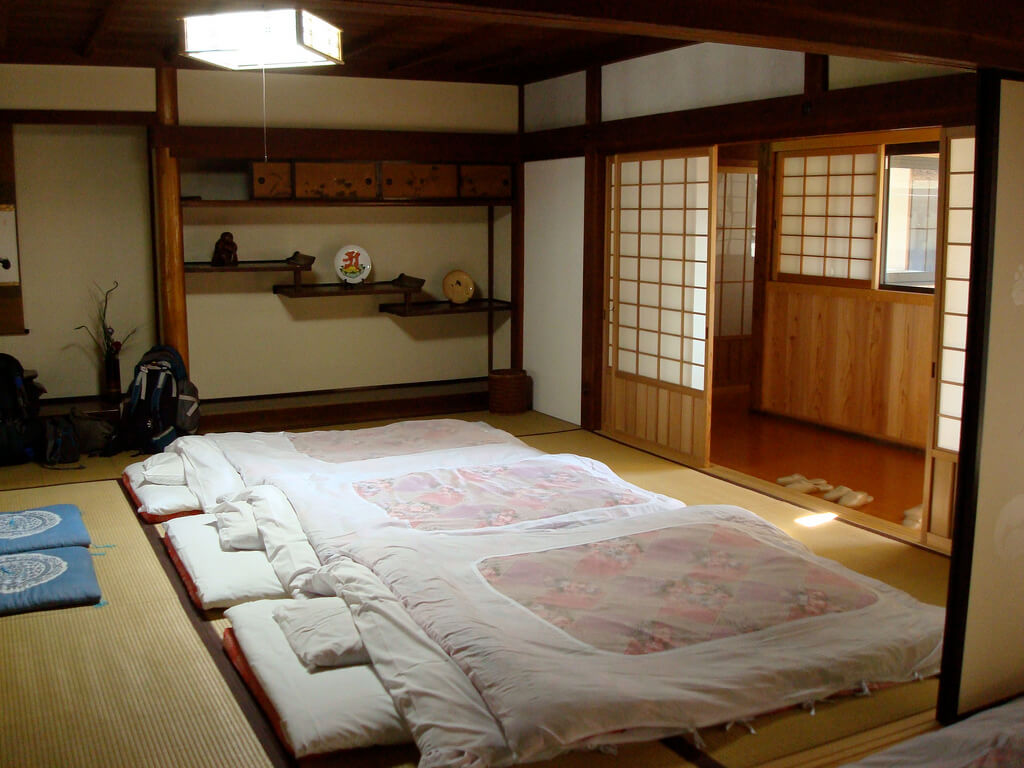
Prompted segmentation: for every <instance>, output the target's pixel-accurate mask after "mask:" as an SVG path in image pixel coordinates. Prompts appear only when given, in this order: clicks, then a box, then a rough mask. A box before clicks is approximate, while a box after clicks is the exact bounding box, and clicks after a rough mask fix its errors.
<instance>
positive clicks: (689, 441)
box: [601, 147, 717, 466]
mask: <svg viewBox="0 0 1024 768" xmlns="http://www.w3.org/2000/svg"><path fill="white" fill-rule="evenodd" d="M716 165H717V157H716V151H715V148H714V147H711V148H706V147H705V148H698V149H687V150H672V151H663V152H645V153H642V154H629V155H616V156H614V157H612V158H611V159H610V162H609V173H608V179H609V194H608V206H609V207H608V217H607V220H608V222H609V227H608V278H609V280H608V291H609V292H608V310H609V311H608V316H607V317H608V345H607V353H606V354H607V360H606V366H605V381H604V389H603V392H604V395H603V403H602V420H601V421H602V430H601V431H602V432H604V433H605V434H608V435H609V436H611V437H614V438H616V439H619V440H622V441H623V442H627V443H630V444H632V445H636V446H638V447H641V448H645V449H647V450H650V451H653V452H656V453H659V454H661V455H664V456H668V457H670V458H673V459H677V460H679V461H683V462H685V463H687V464H693V465H696V466H704V465H706V464H707V463H708V452H709V444H710V428H711V391H710V387H711V370H712V368H711V353H712V349H711V343H710V341H709V336H710V334H709V330H708V329H709V328H712V327H714V317H713V308H714V298H713V296H712V291H713V288H714V280H713V275H714V262H713V260H714V257H715V247H714V244H715V203H716V198H717V194H716V191H715V178H716V175H717V174H716Z"/></svg>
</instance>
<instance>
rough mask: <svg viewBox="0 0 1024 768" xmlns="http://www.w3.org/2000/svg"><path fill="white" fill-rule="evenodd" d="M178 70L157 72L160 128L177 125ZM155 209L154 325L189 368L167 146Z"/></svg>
mask: <svg viewBox="0 0 1024 768" xmlns="http://www.w3.org/2000/svg"><path fill="white" fill-rule="evenodd" d="M177 77H178V71H177V70H176V69H175V68H174V67H160V68H158V69H157V71H156V113H157V122H158V123H159V124H160V125H177V124H178V79H177ZM153 162H154V173H155V182H154V183H155V190H154V194H153V199H154V205H155V207H156V289H157V323H158V329H159V339H160V343H162V344H170V345H171V346H172V347H174V348H175V349H177V350H178V351H179V352H180V353H181V357H182V359H184V361H185V365H186V366H188V315H187V311H186V306H185V249H184V243H183V241H182V232H181V178H180V176H179V175H178V158H176V157H173V156H172V155H171V152H170V150H169V149H168V148H167V147H156V148H155V150H154V158H153Z"/></svg>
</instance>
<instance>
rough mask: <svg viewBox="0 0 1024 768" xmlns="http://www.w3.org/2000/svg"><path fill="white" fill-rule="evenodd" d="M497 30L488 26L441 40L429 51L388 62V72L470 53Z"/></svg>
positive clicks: (494, 26)
mask: <svg viewBox="0 0 1024 768" xmlns="http://www.w3.org/2000/svg"><path fill="white" fill-rule="evenodd" d="M496 29H497V26H496V25H493V24H488V25H484V26H482V27H473V28H472V29H470V30H468V31H466V32H461V33H459V34H457V35H452V36H450V37H447V38H445V39H444V40H440V41H438V42H437V44H436V45H433V46H431V47H430V48H429V49H428V50H426V51H422V52H419V51H418V52H416V53H413V54H410V55H407V56H403V57H401V58H397V59H393V60H391V61H389V62H388V71H389V72H391V73H394V74H397V73H399V72H402V71H403V70H407V69H415V68H416V67H420V66H423V65H424V64H431V63H433V62H435V61H440V60H441V59H444V58H446V57H449V56H456V57H457V56H458V54H459V52H460V51H468V50H472V49H474V48H479V47H480V46H481V45H482V44H483V40H482V39H481V38H482V37H484V36H486V35H489V34H492V33H493V32H495V31H496ZM493 55H494V54H493V53H492V54H491V56H492V57H493Z"/></svg>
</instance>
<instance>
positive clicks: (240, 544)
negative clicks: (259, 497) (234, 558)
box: [210, 491, 263, 550]
mask: <svg viewBox="0 0 1024 768" xmlns="http://www.w3.org/2000/svg"><path fill="white" fill-rule="evenodd" d="M210 513H211V514H212V515H213V516H214V517H216V518H217V535H218V536H220V545H221V548H222V549H227V550H231V549H263V539H262V538H261V537H260V531H259V528H257V527H256V516H255V515H254V514H253V510H252V504H250V503H249V499H248V491H246V492H243V493H240V494H238V495H237V496H236V497H234V498H232V499H228V500H227V501H222V502H221V503H220V504H218V505H217V506H215V507H214V508H213V509H211V510H210Z"/></svg>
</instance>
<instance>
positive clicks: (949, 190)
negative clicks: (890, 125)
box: [921, 127, 974, 549]
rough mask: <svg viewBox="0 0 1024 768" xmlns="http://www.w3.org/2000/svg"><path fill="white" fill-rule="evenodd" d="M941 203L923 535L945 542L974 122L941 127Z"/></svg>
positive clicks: (960, 370) (966, 282)
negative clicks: (961, 126)
mask: <svg viewBox="0 0 1024 768" xmlns="http://www.w3.org/2000/svg"><path fill="white" fill-rule="evenodd" d="M939 210H940V211H941V215H940V216H939V221H938V233H937V237H938V248H937V249H936V265H935V274H936V281H935V331H934V336H933V342H932V344H933V350H934V357H933V360H932V393H931V398H930V400H929V406H930V410H929V419H930V424H929V435H928V457H927V461H926V463H925V479H924V505H923V509H924V514H923V515H922V523H921V536H922V540H923V541H925V542H926V543H929V544H932V545H936V544H938V545H940V546H943V547H944V548H947V549H948V547H949V544H950V538H951V536H952V530H953V520H952V515H953V499H954V497H955V491H956V487H955V486H956V469H957V463H958V462H959V451H960V422H961V416H962V413H963V399H964V374H965V372H966V371H965V363H966V358H965V353H966V347H967V293H968V288H969V286H970V280H971V249H972V236H971V228H972V225H973V219H974V128H973V127H963V128H949V129H946V130H944V131H943V134H942V142H941V151H940V153H939Z"/></svg>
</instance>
